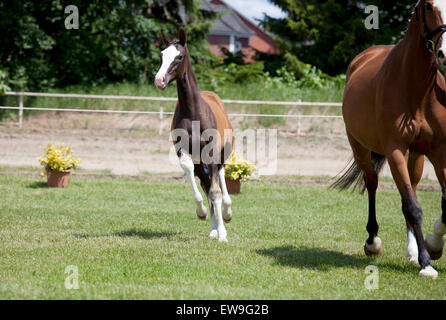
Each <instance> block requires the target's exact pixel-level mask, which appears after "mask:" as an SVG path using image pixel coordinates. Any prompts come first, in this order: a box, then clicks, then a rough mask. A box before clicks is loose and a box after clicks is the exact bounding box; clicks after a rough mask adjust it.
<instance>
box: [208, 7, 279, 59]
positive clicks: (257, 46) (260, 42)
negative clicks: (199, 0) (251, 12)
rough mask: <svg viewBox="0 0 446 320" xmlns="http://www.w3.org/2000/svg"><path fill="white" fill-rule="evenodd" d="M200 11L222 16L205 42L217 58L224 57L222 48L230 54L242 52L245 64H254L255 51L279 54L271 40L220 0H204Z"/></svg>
mask: <svg viewBox="0 0 446 320" xmlns="http://www.w3.org/2000/svg"><path fill="white" fill-rule="evenodd" d="M200 9H201V10H208V11H213V12H217V13H220V14H222V16H221V18H220V19H218V20H216V21H215V22H214V25H213V27H212V29H211V32H210V35H209V36H208V37H207V41H208V42H209V44H210V49H211V52H212V53H214V54H215V55H217V56H224V53H223V52H222V50H221V49H222V48H226V49H227V50H229V52H231V53H234V54H236V53H238V52H239V51H242V53H243V55H244V56H245V62H246V63H249V62H254V61H255V54H256V51H260V52H263V53H267V54H276V53H278V52H279V50H278V48H277V47H276V46H275V45H274V41H273V39H272V38H271V37H270V36H269V35H268V34H267V33H266V32H265V31H263V30H262V29H261V28H259V27H258V26H256V25H255V24H254V23H252V22H251V21H250V20H249V19H247V18H246V17H244V16H243V15H242V14H240V13H239V12H237V11H236V10H235V9H233V8H232V7H230V6H229V5H228V4H226V3H225V2H224V1H222V0H206V2H204V3H203V4H202V5H201V7H200Z"/></svg>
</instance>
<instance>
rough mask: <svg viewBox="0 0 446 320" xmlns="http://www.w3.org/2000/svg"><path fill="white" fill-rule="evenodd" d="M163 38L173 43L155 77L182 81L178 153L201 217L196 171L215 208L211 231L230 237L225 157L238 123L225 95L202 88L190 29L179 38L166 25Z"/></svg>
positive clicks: (161, 84)
mask: <svg viewBox="0 0 446 320" xmlns="http://www.w3.org/2000/svg"><path fill="white" fill-rule="evenodd" d="M161 39H162V41H163V43H164V44H165V45H166V46H167V48H166V49H165V50H163V51H162V52H161V59H162V65H161V68H160V70H159V71H158V73H157V75H156V77H155V85H156V87H157V88H159V89H161V90H164V89H165V88H166V87H167V85H168V84H169V83H170V82H172V81H173V80H176V83H177V91H178V103H177V106H176V109H175V114H174V116H173V120H172V126H171V129H172V136H173V141H174V142H175V149H176V153H177V155H178V157H179V160H180V165H181V168H182V169H183V170H184V173H185V175H186V177H187V178H188V180H189V182H190V183H191V185H192V188H193V192H194V200H195V203H196V204H197V216H198V218H200V219H202V220H205V219H206V218H207V210H206V207H205V206H204V205H203V197H202V196H201V194H200V191H199V190H198V187H197V184H196V182H195V175H197V176H198V178H199V179H200V182H201V186H202V188H203V190H204V192H205V193H206V196H207V198H208V203H209V207H210V211H211V233H210V235H209V236H210V237H211V238H218V240H219V241H221V242H226V241H227V232H226V228H225V226H224V223H223V221H225V222H229V221H231V219H232V211H231V198H230V197H229V194H228V191H227V189H226V184H225V172H224V162H225V160H226V159H227V158H228V157H229V155H230V154H231V151H232V144H233V130H232V126H231V123H230V122H229V119H228V115H227V114H226V110H225V107H224V105H223V102H222V101H221V100H220V98H219V97H218V96H217V95H216V94H215V93H213V92H208V91H201V92H200V91H198V85H197V80H196V78H195V74H194V71H193V69H192V64H191V60H190V57H189V52H188V50H187V35H186V32H185V31H184V29H181V30H180V32H179V39H173V40H170V39H169V38H168V37H167V36H166V35H165V34H164V33H163V32H162V31H161ZM195 151H196V152H195ZM222 203H223V212H222V208H221V206H222Z"/></svg>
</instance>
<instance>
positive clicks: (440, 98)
mask: <svg viewBox="0 0 446 320" xmlns="http://www.w3.org/2000/svg"><path fill="white" fill-rule="evenodd" d="M445 24H446V1H444V0H420V1H419V2H418V3H417V5H416V7H415V12H414V13H413V15H412V18H411V21H410V24H409V28H408V30H407V32H406V35H405V37H404V39H403V40H401V41H400V42H399V43H398V44H397V45H395V46H375V47H372V48H369V49H367V50H365V51H364V52H362V53H361V54H359V55H358V56H357V57H356V58H355V59H354V60H353V61H352V63H351V64H350V66H349V69H348V72H347V84H346V88H345V92H344V99H343V109H342V110H343V116H344V121H345V127H346V130H347V135H348V139H349V142H350V145H351V148H352V150H353V155H354V163H353V165H352V166H351V167H350V168H349V170H348V171H347V172H346V173H345V174H344V175H343V176H342V177H341V178H340V179H339V180H338V181H337V182H336V184H335V185H336V186H338V187H340V188H347V187H349V186H351V185H352V184H353V183H355V182H356V183H361V181H362V179H364V185H365V188H367V191H368V196H369V219H368V223H367V231H368V234H369V237H368V239H367V240H366V243H365V246H364V250H365V252H366V254H367V255H380V254H382V245H381V240H380V239H379V238H378V236H377V235H378V223H377V221H376V215H375V194H376V189H377V186H378V174H379V171H380V169H381V168H382V165H383V164H384V161H385V160H386V159H387V161H388V163H389V166H390V169H391V172H392V176H393V178H394V180H395V183H396V185H397V187H398V190H399V192H400V194H401V198H402V211H403V213H404V216H405V219H406V225H407V235H408V248H407V255H408V257H409V259H410V260H411V261H412V262H413V263H416V264H417V263H419V264H420V265H421V271H420V275H421V276H427V277H432V278H434V279H435V278H436V277H437V275H438V273H437V271H436V270H435V269H434V268H433V267H432V266H431V258H432V259H438V258H440V256H441V254H442V250H443V240H442V236H443V235H444V234H445V233H446V225H445V223H446V84H445V79H444V77H443V75H442V74H441V73H440V72H439V71H438V68H439V67H440V68H442V67H443V66H444V65H446V59H445V56H446V40H445V39H444V36H443V35H444V33H445V31H446V25H445ZM424 155H426V156H427V157H428V158H429V160H430V161H431V162H432V164H433V166H434V168H435V171H436V175H437V177H438V180H439V182H440V185H441V188H442V195H443V196H442V217H441V219H439V220H438V221H437V222H436V223H435V227H434V235H430V236H428V237H427V238H426V242H425V241H424V239H423V233H422V209H421V207H420V205H419V204H418V202H417V198H416V188H417V184H418V183H419V181H420V179H421V176H422V172H423V165H424Z"/></svg>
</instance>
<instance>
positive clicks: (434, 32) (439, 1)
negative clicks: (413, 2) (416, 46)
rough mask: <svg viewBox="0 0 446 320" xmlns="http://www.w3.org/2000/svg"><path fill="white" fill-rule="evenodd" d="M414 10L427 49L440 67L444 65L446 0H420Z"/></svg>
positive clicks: (445, 57) (445, 52)
mask: <svg viewBox="0 0 446 320" xmlns="http://www.w3.org/2000/svg"><path fill="white" fill-rule="evenodd" d="M416 10H417V16H418V17H419V21H420V22H421V25H420V28H421V30H422V32H423V34H424V38H425V40H426V46H427V49H428V50H429V51H430V52H432V53H435V56H436V58H437V62H438V64H439V66H440V67H441V68H442V67H444V66H446V38H445V36H444V34H445V32H446V0H420V1H419V2H418V5H417V8H416Z"/></svg>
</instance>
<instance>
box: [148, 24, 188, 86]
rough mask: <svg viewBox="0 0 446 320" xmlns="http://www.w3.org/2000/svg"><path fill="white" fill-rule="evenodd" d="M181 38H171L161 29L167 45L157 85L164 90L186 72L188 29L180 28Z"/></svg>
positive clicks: (156, 79)
mask: <svg viewBox="0 0 446 320" xmlns="http://www.w3.org/2000/svg"><path fill="white" fill-rule="evenodd" d="M178 38H179V39H173V40H170V39H169V37H167V36H166V35H165V34H164V32H163V31H162V30H161V40H162V41H163V43H164V44H165V45H166V46H167V48H166V49H164V50H163V51H161V54H160V56H161V68H160V69H159V71H158V73H157V74H156V76H155V86H156V87H157V88H158V89H160V90H164V89H165V88H166V87H167V85H168V84H169V83H170V82H172V81H173V80H176V79H178V78H179V77H181V76H183V75H184V73H185V70H186V68H185V61H186V59H185V58H186V57H187V55H188V53H187V48H186V40H187V36H186V31H184V29H180V32H179V35H178Z"/></svg>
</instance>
